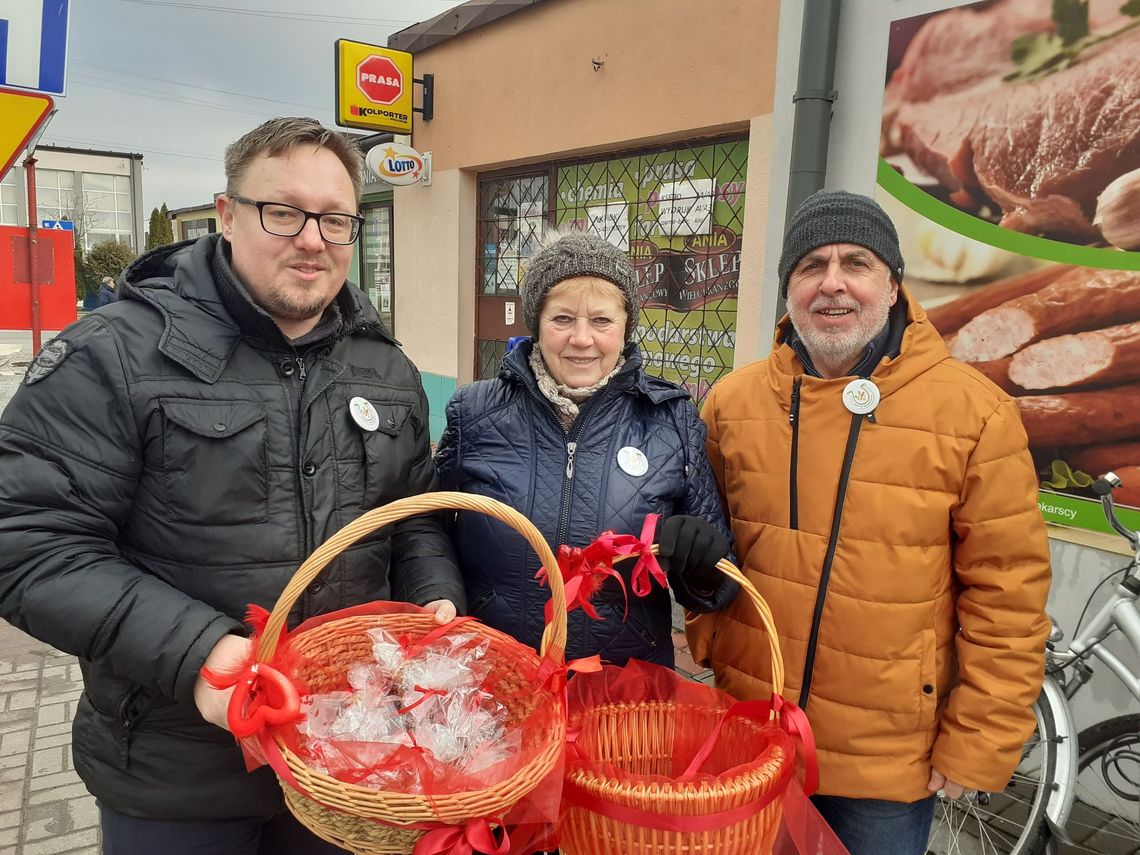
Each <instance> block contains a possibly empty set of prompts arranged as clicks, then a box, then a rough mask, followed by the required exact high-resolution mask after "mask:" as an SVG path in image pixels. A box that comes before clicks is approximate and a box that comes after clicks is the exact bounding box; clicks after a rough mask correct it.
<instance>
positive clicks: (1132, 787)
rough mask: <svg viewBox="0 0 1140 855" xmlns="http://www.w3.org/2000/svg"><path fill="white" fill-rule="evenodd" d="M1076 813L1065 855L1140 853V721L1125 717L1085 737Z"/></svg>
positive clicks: (1081, 742) (1086, 732) (1069, 827)
mask: <svg viewBox="0 0 1140 855" xmlns="http://www.w3.org/2000/svg"><path fill="white" fill-rule="evenodd" d="M1078 744H1079V746H1080V761H1079V763H1078V766H1077V786H1076V790H1075V798H1074V799H1073V809H1072V811H1071V812H1070V814H1069V821H1068V823H1067V824H1066V826H1065V831H1067V832H1068V834H1069V837H1071V838H1072V839H1073V843H1072V844H1071V845H1070V844H1062V845H1060V846H1059V847H1058V852H1059V853H1060V855H1088V853H1093V852H1095V853H1097V855H1133V853H1135V852H1140V715H1137V714H1132V715H1122V716H1119V717H1118V718H1111V719H1108V720H1107V721H1102V722H1100V723H1098V724H1094V725H1093V726H1092V727H1089V728H1086V729H1085V730H1083V731H1081V735H1080V737H1079V742H1078Z"/></svg>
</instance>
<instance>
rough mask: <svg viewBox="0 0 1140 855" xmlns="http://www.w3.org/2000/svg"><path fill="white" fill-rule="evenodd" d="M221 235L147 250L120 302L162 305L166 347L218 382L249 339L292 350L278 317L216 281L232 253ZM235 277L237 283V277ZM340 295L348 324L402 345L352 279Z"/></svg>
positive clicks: (126, 275) (131, 269) (127, 278)
mask: <svg viewBox="0 0 1140 855" xmlns="http://www.w3.org/2000/svg"><path fill="white" fill-rule="evenodd" d="M222 240H223V239H222V236H221V235H218V234H213V235H206V236H205V237H201V238H195V239H192V240H186V241H181V242H179V243H174V244H170V245H168V246H161V247H157V248H156V249H153V250H151V251H150V252H147V253H144V254H143V255H141V256H139V258H137V259H135V261H133V262H132V263H131V264H130V265H129V266H128V267H127V269H126V270H125V271H124V272H123V277H122V281H123V287H122V288H121V289H120V291H121V293H120V295H119V299H120V300H127V301H131V300H134V301H138V302H141V303H145V304H147V305H149V306H151V307H152V308H154V309H156V310H157V311H158V312H159V313H160V314H161V315H162V317H163V320H164V324H165V329H164V331H163V333H162V335H161V337H160V338H159V350H161V351H162V352H163V353H164V354H166V355H167V356H168V357H170V358H171V359H173V360H175V361H176V362H179V363H180V364H182V365H183V366H184V367H185V368H187V369H188V370H190V371H192V372H193V373H194V374H196V375H197V376H198V377H199V378H201V379H202V380H205V381H207V382H211V383H212V382H213V381H214V380H216V379H217V378H218V377H220V376H221V373H222V369H223V368H224V367H225V364H226V362H227V361H228V360H229V357H230V355H231V354H232V353H233V350H234V348H235V347H237V344H238V342H239V341H240V340H241V339H242V338H243V337H254V338H260V339H262V340H265V341H267V342H268V343H269V344H270V345H271V346H275V347H278V348H281V349H288V348H290V347H291V343H290V342H289V340H288V339H286V338H285V336H284V335H283V334H282V333H281V332H280V330H279V329H278V328H277V325H276V324H275V323H274V322H273V319H272V318H270V316H269V315H268V314H267V313H266V312H265V311H264V310H263V309H261V308H260V307H259V306H257V305H256V304H254V303H253V301H252V300H251V299H250V298H249V296H248V293H246V292H245V290H244V288H242V289H241V294H240V295H239V299H236V300H235V298H234V296H233V295H230V299H229V300H228V301H227V300H226V299H225V298H224V297H223V295H222V293H221V292H220V290H219V285H218V281H217V280H218V276H219V274H218V269H219V267H222V268H223V269H228V261H225V256H224V255H222V256H221V257H220V258H219V254H222V253H224V252H225V248H224V244H223V242H222ZM233 278H234V280H235V281H236V276H235V277H233ZM231 290H234V289H232V288H231ZM336 300H337V304H338V308H339V309H340V312H341V317H342V318H343V321H344V325H345V328H346V329H353V328H360V327H363V328H364V329H365V331H366V332H369V333H372V334H374V335H376V336H377V337H379V338H383V339H385V340H387V341H390V342H392V343H393V344H398V342H397V341H396V340H395V339H394V338H393V337H392V335H391V333H389V332H388V331H387V330H386V329H385V328H384V325H383V324H382V323H381V321H380V316H379V315H378V314H377V313H376V309H375V308H374V307H373V306H372V304H371V303H369V302H368V300H367V299H366V298H365V297H364V295H363V293H362V292H361V291H360V290H359V289H358V288H356V286H354V285H352V283H350V282H347V281H346V282H345V285H344V287H343V288H341V290H340V291H339V292H338V293H337V296H336ZM235 306H237V308H238V311H237V312H235V311H234V307H235Z"/></svg>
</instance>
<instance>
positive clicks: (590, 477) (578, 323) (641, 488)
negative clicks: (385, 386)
mask: <svg viewBox="0 0 1140 855" xmlns="http://www.w3.org/2000/svg"><path fill="white" fill-rule="evenodd" d="M522 302H523V318H524V320H525V322H526V324H527V327H528V329H529V330H530V333H531V337H530V338H529V339H527V340H524V341H523V342H522V343H520V344H519V345H518V346H517V347H515V348H513V349H512V350H511V351H510V352H509V353H508V354H507V356H506V358H505V359H504V360H503V365H502V368H501V370H500V372H499V376H498V378H497V379H495V380H482V381H479V382H477V383H472V384H470V385H467V386H464V387H463V388H461V389H460V390H459V391H458V392H456V394H455V397H454V398H452V400H451V401H450V403H449V404H448V406H447V428H446V430H445V432H444V434H443V437H442V439H441V441H440V444H439V449H438V451H437V456H436V462H437V465H438V467H439V471H440V477H441V481H442V484H443V488H444V489H447V490H461V491H463V492H467V493H475V494H478V495H481V496H489V497H491V498H494V499H498V500H500V501H502V502H505V503H507V504H509V505H511V506H513V507H514V508H516V509H517V510H519V511H521V512H522V513H523V514H525V515H526V516H527V517H528V518H529V519H530V520H531V521H532V522H533V523H534V524H535V525H536V526H537V527H538V529H539V530H540V531H541V532H542V534H543V536H544V537H545V538H546V540H547V541H548V542H549V543H550V545H551V547H552V548H553V549H555V550H556V551H557V549H558V547H559V546H560V545H562V544H568V545H570V546H585V545H587V544H588V543H590V542H591V541H592V540H594V538H595V537H597V535H598V534H599V533H601V532H603V531H606V530H613V531H615V532H618V533H619V534H635V535H640V533H641V531H642V525H643V523H644V521H645V517H646V515H647V514H651V513H656V514H660V515H661V516H662V521H661V523H660V525H659V529H658V544H659V548H660V550H661V564H662V566H663V567H664V568H665V570H666V571H667V573H668V575H669V581H670V585H671V587H672V588H673V590H674V595H675V596H676V598H677V601H678V602H679V603H680V604H681V605H683V606H685V607H686V608H689V609H692V610H694V611H711V610H716V609H720V608H723V607H724V606H725V605H727V604H728V603H729V602H731V600H732V598H733V597H735V595H736V592H737V587H736V584H735V583H733V582H730V581H729V580H727V579H726V578H725V577H724V576H722V575H721V574H720V573H719V572H718V571H717V570H716V569H715V567H714V564H715V563H716V561H717V560H718V559H720V558H723V557H724V556H725V555H726V553H727V552H728V550H729V543H730V541H729V534H728V527H727V525H726V524H725V521H724V517H723V515H722V512H721V505H720V497H719V496H718V494H717V488H716V482H715V481H714V479H713V475H712V471H711V469H710V468H709V464H708V459H707V458H706V456H705V439H706V431H705V427H704V425H703V424H702V422H701V421H700V419H699V417H698V415H697V411H696V408H695V407H694V406H693V403H692V401H691V400H690V398H689V395H688V393H687V392H685V390H684V389H682V388H680V387H679V386H677V385H675V384H673V383H669V382H667V381H665V380H662V379H660V378H657V377H652V376H649V375H647V374H645V373H644V371H643V370H642V363H641V355H640V353H639V352H638V348H637V346H636V345H635V344H633V343H631V339H632V335H633V332H634V330H635V328H636V324H637V309H638V306H637V280H636V276H635V274H634V271H633V267H632V265H631V264H630V261H629V258H628V256H627V255H626V254H625V253H623V252H621V251H620V250H618V249H617V248H615V247H613V246H611V245H610V244H609V243H607V242H606V241H604V240H602V239H601V238H597V237H594V236H591V235H587V234H582V233H570V234H564V235H562V236H556V239H555V240H553V242H550V243H548V245H547V246H545V247H544V248H543V249H542V250H541V251H540V252H539V253H538V254H537V255H535V256H534V257H533V258H532V259H531V261H530V263H529V265H528V266H527V270H526V282H525V290H524V294H523V301H522ZM454 531H455V539H456V546H457V550H458V552H459V559H460V565H461V567H462V570H463V574H464V581H465V584H466V587H467V598H468V604H469V606H468V609H469V612H470V614H472V615H474V616H475V617H477V618H479V619H480V620H482V621H483V622H485V623H487V624H489V625H491V626H493V627H496V628H498V629H500V630H503V631H504V632H507V633H510V634H511V635H513V636H514V637H516V638H518V639H519V640H520V641H522V642H524V643H526V644H529V645H532V646H534V647H538V644H539V640H540V638H541V635H542V629H543V609H544V605H545V602H546V600H547V598H548V596H549V591H548V590H547V588H546V586H545V585H541V586H540V584H539V583H538V582H537V581H536V580H535V578H534V577H535V573H536V572H537V570H538V568H539V561H538V557H537V556H536V555H535V554H534V552H533V550H532V549H531V548H530V547H529V546H528V545H527V544H526V542H525V541H524V540H523V539H522V537H520V536H519V535H518V534H516V533H515V532H514V531H513V530H511V529H510V528H508V527H507V526H505V525H503V524H502V523H500V522H498V521H497V520H493V519H491V518H489V517H487V516H485V515H483V514H477V513H470V512H460V513H459V514H458V517H457V520H456V525H455V530H454ZM634 564H635V562H634V561H633V560H627V561H624V562H622V563H621V564H619V565H618V568H617V569H618V571H619V572H620V573H621V574H622V576H623V577H624V578H625V583H626V584H625V587H626V589H627V591H628V592H629V599H628V613H627V612H626V598H625V596H624V595H623V592H622V590H621V586H620V585H619V584H618V583H617V582H616V580H613V579H608V580H607V581H606V582H605V584H604V585H603V586H602V587H601V589H600V590H599V591H598V592H597V593H596V594H595V595H594V597H593V599H592V603H593V605H594V607H595V609H596V610H597V612H598V614H599V616H600V618H601V620H594V619H592V618H591V617H589V616H588V615H586V614H585V613H584V612H583V611H582V610H581V609H578V610H575V611H573V612H571V614H570V626H569V637H568V649H567V658H568V659H575V658H579V657H582V656H589V655H592V654H595V653H597V654H600V655H601V657H602V660H603V661H605V662H609V663H613V664H618V665H621V664H624V663H625V662H626V660H628V659H630V658H637V659H642V660H646V661H650V662H656V663H659V664H662V665H666V666H669V667H672V666H673V644H672V627H671V624H672V621H671V606H670V602H669V594H668V592H666V591H665V590H664V589H662V588H661V587H659V586H657V585H656V584H655V585H654V586H653V587H652V589H651V592H650V593H649V595H648V596H646V597H638V596H635V595H634V593H633V591H632V589H631V587H630V572H631V570H632V569H633V565H634Z"/></svg>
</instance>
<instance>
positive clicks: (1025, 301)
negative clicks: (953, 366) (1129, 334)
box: [949, 268, 1140, 362]
mask: <svg viewBox="0 0 1140 855" xmlns="http://www.w3.org/2000/svg"><path fill="white" fill-rule="evenodd" d="M1135 320H1140V273H1137V272H1135V271H1129V270H1093V269H1089V268H1078V269H1076V270H1072V271H1070V272H1068V273H1066V274H1065V275H1063V276H1061V277H1060V278H1059V279H1057V280H1056V281H1054V282H1053V283H1052V284H1050V285H1047V286H1045V287H1044V288H1042V289H1041V290H1040V291H1037V292H1036V293H1033V294H1027V295H1026V296H1024V297H1018V298H1017V299H1015V300H1010V301H1008V302H1006V303H1003V304H1002V305H1000V306H998V307H996V308H993V309H987V310H986V311H984V312H982V313H981V314H979V315H978V316H977V317H976V318H974V319H973V320H971V321H970V322H969V323H967V324H965V325H964V326H963V327H962V328H961V329H960V330H958V333H957V335H955V336H954V339H953V341H952V342H950V344H949V347H950V355H951V356H954V357H955V358H957V359H961V360H962V361H963V362H985V361H987V360H990V359H1001V358H1002V357H1003V356H1010V355H1012V354H1014V353H1016V352H1017V351H1019V350H1021V348H1023V347H1025V346H1026V345H1027V344H1032V343H1033V342H1035V341H1040V340H1041V339H1044V338H1050V337H1052V336H1056V335H1062V334H1064V333H1075V332H1081V331H1083V330H1090V329H1097V328H1098V327H1103V326H1108V325H1110V324H1119V323H1121V322H1122V321H1124V322H1128V321H1135Z"/></svg>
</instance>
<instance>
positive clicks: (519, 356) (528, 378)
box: [499, 337, 689, 404]
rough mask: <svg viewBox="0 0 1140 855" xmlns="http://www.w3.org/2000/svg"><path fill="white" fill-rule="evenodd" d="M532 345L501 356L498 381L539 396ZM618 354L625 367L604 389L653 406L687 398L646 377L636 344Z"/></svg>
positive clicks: (528, 343)
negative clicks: (641, 397)
mask: <svg viewBox="0 0 1140 855" xmlns="http://www.w3.org/2000/svg"><path fill="white" fill-rule="evenodd" d="M534 345H535V341H534V338H533V337H531V338H527V339H524V340H523V341H521V342H519V343H518V345H516V346H515V347H514V348H513V349H512V350H510V351H509V352H508V353H507V355H506V356H505V357H503V364H502V366H501V367H500V368H499V379H501V380H505V381H507V382H509V383H518V384H521V385H525V386H527V388H530V389H532V390H533V391H534V392H536V393H538V381H537V380H536V379H535V377H534V372H533V371H531V370H530V354H531V352H532V351H533V350H534ZM621 355H622V356H624V357H625V364H624V365H622V367H621V370H620V371H618V373H617V374H616V375H614V377H613V379H611V380H610V382H609V383H607V384H606V388H612V389H614V390H616V391H619V392H632V393H634V394H640V395H644V396H645V397H646V398H648V399H649V400H650V401H652V402H653V403H654V404H660V403H662V402H664V401H669V400H672V399H674V398H687V397H689V393H688V392H686V391H685V390H684V389H682V388H681V387H680V386H678V385H677V384H676V383H670V382H669V381H668V380H664V379H662V378H660V377H654V376H653V375H650V374H646V373H645V371H644V370H643V366H642V359H641V350H640V349H639V348H638V346H637V345H636V344H627V345H626V346H625V349H624V350H622V354H621Z"/></svg>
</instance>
